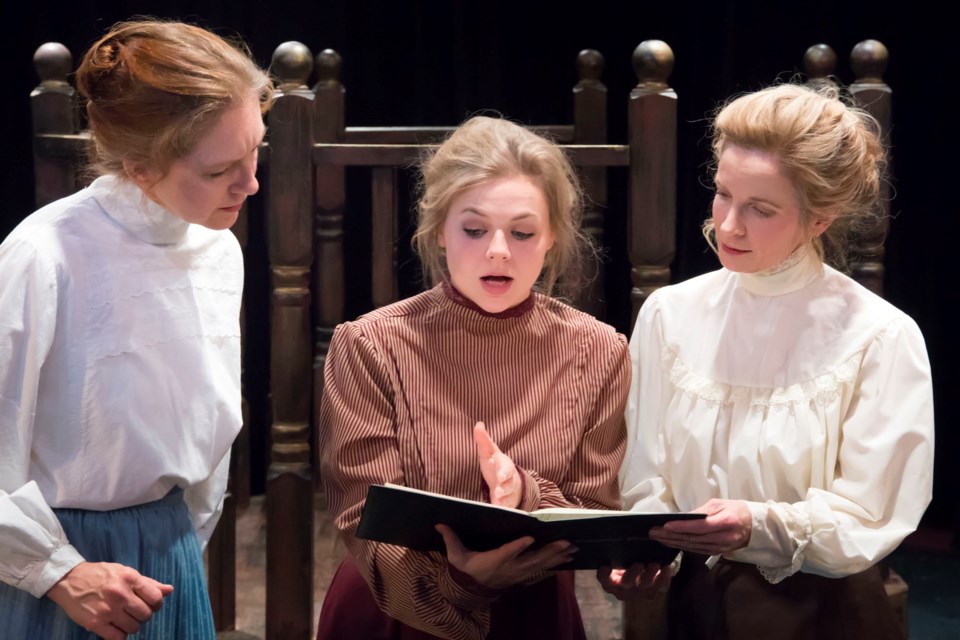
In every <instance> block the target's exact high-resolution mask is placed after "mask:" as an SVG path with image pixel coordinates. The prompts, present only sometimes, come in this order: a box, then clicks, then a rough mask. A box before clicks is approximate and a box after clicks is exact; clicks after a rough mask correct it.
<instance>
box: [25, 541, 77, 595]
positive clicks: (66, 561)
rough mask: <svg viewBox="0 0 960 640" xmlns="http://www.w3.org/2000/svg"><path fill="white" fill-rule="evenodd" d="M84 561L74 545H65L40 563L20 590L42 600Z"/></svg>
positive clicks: (28, 575)
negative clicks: (51, 588)
mask: <svg viewBox="0 0 960 640" xmlns="http://www.w3.org/2000/svg"><path fill="white" fill-rule="evenodd" d="M83 561H84V560H83V556H81V555H80V552H79V551H77V550H76V549H75V548H74V547H73V545H71V544H65V545H63V546H61V547H59V548H57V550H56V551H54V552H53V554H51V555H50V557H49V558H48V559H47V560H45V561H44V562H38V563H37V565H36V568H35V569H34V570H32V571H31V572H30V573H28V574H27V575H26V576H25V577H24V578H23V581H21V583H20V585H19V587H18V588H20V589H23V590H24V591H27V592H29V593H31V594H32V595H33V596H34V597H36V598H40V597H42V596H43V595H44V594H46V593H47V591H49V590H50V587H52V586H53V585H55V584H57V583H58V582H60V580H61V579H63V576H65V575H67V574H68V573H70V572H71V571H73V569H74V567H76V566H77V565H78V564H80V563H81V562H83Z"/></svg>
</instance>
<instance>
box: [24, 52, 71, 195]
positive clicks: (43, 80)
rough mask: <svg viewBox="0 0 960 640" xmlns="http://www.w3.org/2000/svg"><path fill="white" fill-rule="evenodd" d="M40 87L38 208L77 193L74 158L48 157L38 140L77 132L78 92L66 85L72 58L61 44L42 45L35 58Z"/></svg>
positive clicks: (36, 113)
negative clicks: (41, 150) (41, 149)
mask: <svg viewBox="0 0 960 640" xmlns="http://www.w3.org/2000/svg"><path fill="white" fill-rule="evenodd" d="M33 66H34V68H36V70H37V75H38V76H40V85H39V86H37V88H36V89H34V90H33V92H31V94H30V111H31V115H32V117H33V118H32V119H33V135H34V145H33V148H34V152H33V175H34V182H35V198H36V206H37V207H42V206H43V205H45V204H49V203H51V202H53V201H54V200H59V199H60V198H63V197H65V196H68V195H70V194H71V193H73V192H74V191H76V188H77V185H76V175H75V171H74V162H75V160H76V158H75V157H74V156H73V155H72V154H64V155H55V156H51V155H47V154H46V153H43V154H42V153H41V152H40V150H39V149H38V144H37V136H41V135H44V134H73V133H76V132H77V108H76V92H75V91H74V89H73V87H71V86H70V84H69V83H68V82H67V76H68V75H69V74H70V72H71V71H73V56H72V55H71V54H70V51H69V50H67V48H66V47H65V46H63V45H62V44H60V43H59V42H48V43H46V44H43V45H40V46H39V47H38V48H37V50H36V52H35V53H34V54H33Z"/></svg>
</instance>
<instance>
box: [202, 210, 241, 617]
mask: <svg viewBox="0 0 960 640" xmlns="http://www.w3.org/2000/svg"><path fill="white" fill-rule="evenodd" d="M248 229H249V227H248V219H247V204H246V203H244V204H243V207H242V208H241V209H240V215H239V216H237V221H236V222H235V223H234V225H233V227H231V229H230V230H231V231H232V232H233V235H234V236H236V238H237V242H238V243H239V244H240V248H241V250H243V251H244V252H246V249H247V239H248V238H249V233H248ZM245 298H246V293H244V300H242V301H241V303H240V336H241V347H240V349H241V351H240V352H241V356H240V357H241V360H240V362H241V364H240V378H241V381H242V380H243V379H244V378H245V372H244V370H243V352H244V351H245V349H244V343H245V338H246V335H247V331H246V313H245V311H246V304H245ZM240 415H241V420H242V421H243V424H242V425H241V426H240V433H238V434H237V438H236V440H234V442H233V447H232V448H231V451H230V479H229V482H228V483H227V493H226V495H224V496H223V513H222V514H221V515H220V522H218V523H217V528H216V529H214V531H213V535H212V536H211V537H210V543H209V544H208V545H207V591H208V593H209V595H210V606H211V608H212V609H213V624H214V627H215V628H216V630H217V631H231V630H233V629H235V628H236V624H237V509H238V508H239V509H243V508H246V507H247V506H248V505H249V504H250V438H249V431H248V427H247V425H248V424H249V415H250V410H249V405H248V403H247V398H246V393H243V394H242V396H241V398H240Z"/></svg>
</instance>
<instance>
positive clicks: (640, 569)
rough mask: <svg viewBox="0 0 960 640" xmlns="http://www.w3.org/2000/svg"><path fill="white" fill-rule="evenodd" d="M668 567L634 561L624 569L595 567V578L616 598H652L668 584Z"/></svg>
mask: <svg viewBox="0 0 960 640" xmlns="http://www.w3.org/2000/svg"><path fill="white" fill-rule="evenodd" d="M670 576H671V574H670V569H669V567H661V566H660V565H659V564H656V563H651V564H648V565H644V564H641V563H635V564H632V565H630V566H629V567H627V568H626V569H611V568H610V567H600V568H599V569H597V580H599V581H600V586H602V587H603V590H604V591H606V592H607V593H609V594H611V595H613V596H615V597H616V598H617V599H618V600H629V599H631V598H636V597H643V598H646V599H648V600H652V599H653V598H655V597H656V596H657V594H658V593H662V592H664V591H666V590H667V588H668V587H669V586H670Z"/></svg>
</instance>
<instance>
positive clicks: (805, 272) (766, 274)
mask: <svg viewBox="0 0 960 640" xmlns="http://www.w3.org/2000/svg"><path fill="white" fill-rule="evenodd" d="M736 275H737V278H738V281H739V283H740V286H741V287H743V288H744V289H746V290H747V291H749V292H750V293H752V294H754V295H758V296H771V297H772V296H782V295H786V294H788V293H793V292H794V291H799V290H800V289H803V288H804V287H806V286H807V285H809V284H811V283H813V282H814V281H816V280H818V279H820V278H821V277H822V276H823V262H821V261H820V256H819V255H818V254H817V252H816V251H813V250H812V249H811V248H810V247H809V246H808V245H802V246H801V247H800V248H799V249H797V251H794V252H793V253H791V254H790V255H789V256H787V257H786V258H785V259H784V260H783V262H781V263H780V264H778V265H776V266H775V267H773V268H771V269H767V270H766V271H761V272H759V273H738V274H736Z"/></svg>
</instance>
